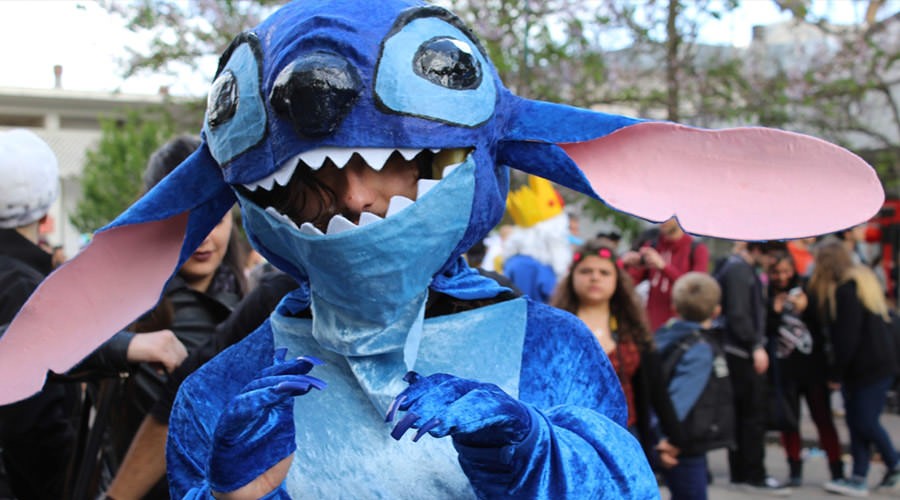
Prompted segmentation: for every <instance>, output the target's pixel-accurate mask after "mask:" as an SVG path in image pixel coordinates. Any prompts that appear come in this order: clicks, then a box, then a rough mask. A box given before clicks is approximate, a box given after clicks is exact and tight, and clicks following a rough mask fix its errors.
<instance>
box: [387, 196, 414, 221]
mask: <svg viewBox="0 0 900 500" xmlns="http://www.w3.org/2000/svg"><path fill="white" fill-rule="evenodd" d="M413 203H415V202H414V201H412V200H410V199H409V198H407V197H405V196H399V195H398V196H391V201H390V202H389V203H388V209H387V212H386V213H385V214H384V216H385V217H390V216H392V215H394V214H396V213H398V212H400V211H401V210H403V209H404V208H406V207H408V206H410V205H412V204H413Z"/></svg>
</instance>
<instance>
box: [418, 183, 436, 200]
mask: <svg viewBox="0 0 900 500" xmlns="http://www.w3.org/2000/svg"><path fill="white" fill-rule="evenodd" d="M439 182H441V181H436V180H434V179H419V181H418V182H417V184H418V186H419V191H418V193H416V199H417V200H418V199H419V198H421V197H422V196H425V193H427V192H428V191H431V188H433V187H435V186H437V185H438V183H439Z"/></svg>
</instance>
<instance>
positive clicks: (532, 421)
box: [0, 0, 883, 499]
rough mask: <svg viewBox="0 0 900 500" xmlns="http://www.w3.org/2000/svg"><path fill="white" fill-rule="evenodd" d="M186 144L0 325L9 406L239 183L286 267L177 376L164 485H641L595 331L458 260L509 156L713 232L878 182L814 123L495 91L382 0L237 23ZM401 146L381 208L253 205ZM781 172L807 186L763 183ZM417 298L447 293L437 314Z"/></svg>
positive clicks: (486, 212) (779, 219) (789, 223)
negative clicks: (208, 352) (614, 106)
mask: <svg viewBox="0 0 900 500" xmlns="http://www.w3.org/2000/svg"><path fill="white" fill-rule="evenodd" d="M203 139H204V141H203V145H202V146H201V147H200V149H199V150H198V151H196V152H195V153H194V154H193V155H191V157H190V158H188V159H187V160H185V162H183V163H182V164H181V165H180V166H179V167H178V168H177V169H176V170H175V171H173V172H172V173H171V174H170V175H168V176H167V177H166V178H165V179H163V181H162V182H160V183H159V184H158V185H157V186H156V187H155V188H154V189H153V190H152V191H151V192H150V193H148V194H147V195H146V196H144V197H143V198H141V199H140V200H139V201H138V202H136V203H135V204H134V205H133V206H131V207H130V208H129V209H128V210H127V211H126V212H125V213H123V214H122V215H121V216H119V217H118V218H117V219H116V220H115V221H113V222H112V223H111V224H110V225H109V226H107V227H106V228H103V229H102V230H100V231H98V233H97V234H96V235H95V237H94V239H93V241H92V242H91V244H90V245H89V246H88V247H87V248H86V249H85V250H84V251H83V252H81V253H80V254H79V255H78V256H77V257H76V258H74V259H72V260H70V261H69V262H68V263H66V265H64V266H63V267H61V268H60V269H59V270H57V271H56V272H55V273H54V274H53V275H51V276H50V277H49V278H48V279H47V280H46V281H45V282H44V284H43V285H42V286H41V288H40V289H39V290H38V291H37V292H36V293H35V295H34V296H33V297H32V299H30V300H29V303H28V304H26V305H25V307H24V308H23V309H22V311H21V312H20V313H19V315H18V316H17V317H16V319H15V320H14V321H13V323H12V324H11V325H10V327H9V329H8V331H7V333H6V335H5V336H4V337H3V338H2V339H0V380H10V381H12V380H15V383H6V384H0V403H6V402H10V401H14V400H16V399H21V398H24V397H27V396H28V395H30V394H33V393H34V392H35V391H37V390H38V389H39V388H40V386H41V384H42V382H43V380H44V378H45V376H46V371H47V370H48V369H51V370H55V371H58V372H63V371H65V370H66V369H68V368H69V367H70V366H72V365H74V364H75V363H76V362H77V361H79V360H80V359H81V358H82V357H83V356H84V355H86V354H87V353H89V352H90V351H91V350H92V349H94V348H96V347H97V346H98V345H100V344H101V343H102V342H103V341H104V340H105V339H106V338H108V337H109V336H111V335H112V334H113V333H115V332H116V331H118V330H119V329H121V328H122V327H123V326H124V325H126V324H128V323H130V322H131V321H132V320H133V319H134V318H136V317H138V316H139V315H140V314H142V313H143V312H144V311H146V310H147V309H149V308H151V307H152V306H153V304H154V303H155V302H156V301H157V300H158V298H159V293H160V291H161V290H162V289H163V287H164V286H165V283H166V280H167V279H168V278H169V276H171V275H172V274H173V273H174V271H175V270H177V269H178V268H179V267H180V266H181V264H182V263H183V262H184V261H185V260H186V259H187V258H188V257H189V256H190V255H191V254H192V253H193V251H194V249H195V248H197V246H198V245H199V244H200V243H201V242H202V240H203V238H204V237H205V236H206V235H207V234H208V233H209V232H210V230H211V229H212V228H213V227H214V226H215V224H216V223H217V222H218V221H219V220H221V218H222V217H223V215H224V214H225V213H226V212H227V211H228V210H229V209H230V208H231V207H232V206H233V204H234V203H235V201H238V202H239V203H240V205H241V210H242V215H243V222H244V226H245V228H246V229H247V234H248V237H249V238H250V240H251V242H252V243H253V245H254V247H255V248H256V249H257V250H258V251H259V252H260V253H261V254H263V255H264V256H265V257H266V258H267V259H268V261H269V262H271V263H272V264H274V265H275V266H277V267H278V268H280V269H281V270H283V271H285V272H287V273H288V274H290V275H291V276H292V277H294V278H295V279H296V281H297V282H298V284H300V288H298V290H296V291H295V292H292V293H291V294H290V295H289V296H287V297H286V298H285V299H284V300H283V301H282V302H281V304H280V305H279V306H278V308H277V310H276V312H275V313H274V314H273V315H272V316H271V317H270V319H269V320H268V321H267V322H266V323H264V324H263V325H262V326H261V327H260V328H259V329H258V330H257V331H256V332H254V333H253V334H251V335H250V336H249V337H247V339H245V340H244V341H243V342H241V343H240V344H237V345H235V346H233V347H231V348H230V349H228V350H227V351H225V352H223V353H222V354H221V355H220V356H219V357H217V358H216V359H214V360H213V361H211V362H210V363H209V364H207V365H205V366H204V367H203V368H202V369H200V370H198V371H197V372H196V373H195V374H194V375H192V376H191V377H190V378H189V379H188V380H187V381H186V382H185V384H184V385H183V386H182V389H181V391H180V393H179V396H178V399H177V401H176V406H175V408H174V409H173V414H172V417H171V420H170V433H169V449H168V455H167V456H168V466H169V479H170V484H171V486H172V493H173V495H175V496H184V495H187V496H193V497H207V496H208V495H209V494H210V492H211V491H219V492H230V491H234V490H235V489H237V488H240V487H242V486H244V485H246V484H248V483H250V482H252V481H254V479H257V478H258V477H259V476H260V474H263V473H264V472H266V471H268V470H271V468H272V467H273V466H275V465H276V464H278V463H280V462H282V460H283V459H284V458H285V457H289V456H293V461H292V464H291V469H290V472H289V473H288V475H287V479H286V480H285V481H284V482H283V484H280V486H278V487H277V488H276V489H275V490H274V491H272V493H271V494H270V496H271V497H282V496H286V495H291V496H311V497H314V498H331V497H341V498H382V497H390V498H458V497H462V498H465V497H482V498H496V497H514V498H554V499H555V498H600V497H609V498H647V497H657V496H658V489H657V486H656V481H655V478H654V476H653V474H652V472H651V471H650V469H649V466H648V465H647V463H646V460H645V458H644V455H643V453H642V451H641V448H640V446H639V445H638V443H637V441H636V440H635V439H634V438H633V437H632V436H631V435H630V433H629V432H628V430H627V429H625V427H624V425H625V421H626V407H625V403H624V398H623V396H622V393H621V389H620V385H619V382H618V380H617V378H616V375H615V373H614V372H613V371H612V369H611V367H610V363H609V361H608V359H607V358H606V356H605V355H604V354H603V352H602V351H601V350H600V347H599V345H598V343H597V342H596V341H595V339H594V338H593V336H592V334H591V333H590V332H588V331H587V329H586V327H585V326H584V325H583V324H582V323H581V322H580V321H579V320H577V319H576V318H575V317H574V316H571V315H569V314H567V313H563V312H560V311H557V310H554V309H551V308H549V307H546V306H543V305H539V304H535V303H533V302H531V301H529V300H527V299H524V298H509V297H508V296H507V295H506V292H507V290H506V289H504V288H502V287H500V286H498V285H497V284H496V283H495V282H494V281H491V280H488V279H486V278H483V277H481V276H480V275H478V274H477V273H476V272H475V271H473V270H472V269H470V268H469V267H468V266H467V265H466V264H465V261H464V260H463V259H462V257H461V255H462V253H463V252H464V251H465V250H466V249H468V248H470V247H471V246H472V245H473V243H475V242H477V241H479V240H481V239H482V238H484V236H485V235H486V234H487V233H488V232H489V231H490V229H491V228H492V227H494V225H495V224H496V223H497V222H498V221H499V220H500V218H501V216H502V214H503V210H504V206H505V203H504V202H505V198H506V194H507V190H508V185H509V177H508V170H507V168H508V167H512V168H516V169H519V170H522V171H525V172H527V173H530V174H534V175H537V176H540V177H544V178H546V179H549V180H551V181H554V182H556V183H558V184H562V185H565V186H567V187H569V188H572V189H575V190H577V191H580V192H582V193H584V194H587V195H589V196H592V197H595V198H600V195H598V192H599V193H602V194H603V196H604V198H605V199H607V200H608V201H610V202H611V204H612V205H613V206H615V207H617V208H619V209H622V210H625V211H628V212H631V213H634V214H636V215H639V216H642V217H645V218H648V219H650V220H655V221H660V220H665V219H667V218H669V217H671V216H672V215H673V214H675V215H678V216H679V221H680V222H681V223H682V225H683V226H684V227H685V229H686V230H688V231H692V232H696V233H701V234H707V235H711V236H718V237H727V238H736V239H774V238H787V237H801V236H808V235H810V234H818V233H823V232H828V231H833V230H836V229H841V228H845V227H849V226H853V225H855V224H857V223H859V222H860V221H862V220H865V219H866V218H868V217H869V216H871V215H872V214H873V213H875V212H876V211H877V209H878V207H879V206H880V205H881V200H882V199H883V191H882V190H881V187H880V184H879V182H878V179H877V177H876V176H875V174H874V172H873V170H872V169H871V167H869V166H868V165H867V164H865V162H863V161H862V160H860V159H859V158H858V157H856V156H855V155H853V154H852V153H849V152H848V151H846V150H843V149H842V148H839V147H837V146H834V145H831V144H828V143H825V142H823V141H820V140H818V139H814V138H810V137H806V136H801V135H799V134H792V133H788V132H782V131H777V130H771V129H760V128H753V129H731V130H724V131H708V130H699V129H692V128H690V127H685V126H681V125H678V124H671V123H659V122H647V121H643V120H638V119H634V118H628V117H624V116H618V115H607V114H603V113H598V112H594V111H589V110H583V109H578V108H572V107H568V106H563V105H557V104H551V103H545V102H537V101H531V100H528V99H523V98H520V97H517V96H515V95H513V94H512V93H510V92H509V91H508V90H507V89H506V88H505V87H503V84H502V82H501V81H500V79H499V77H498V76H497V73H496V70H495V69H494V67H493V66H492V64H491V63H490V61H489V60H488V59H487V56H486V55H485V52H484V50H483V49H482V48H481V47H480V45H479V43H478V42H477V40H476V39H475V38H474V37H473V36H472V35H471V33H470V32H469V30H468V29H467V28H466V27H465V26H464V25H463V24H462V22H460V21H459V19H457V18H456V17H455V16H453V15H452V14H450V13H449V12H447V11H445V10H443V9H440V8H436V7H430V6H427V5H422V4H419V3H417V2H413V1H407V0H380V1H377V2H363V1H360V0H303V1H297V2H294V3H291V4H289V5H287V6H285V7H283V8H281V9H280V10H278V11H277V12H276V13H274V14H273V15H272V16H271V17H269V18H268V19H267V20H266V21H264V22H263V23H262V24H261V25H260V26H259V27H257V28H255V29H254V30H252V31H250V32H247V33H244V34H241V35H239V36H238V37H237V38H236V39H235V40H234V42H233V43H232V45H231V46H230V47H229V49H228V50H227V51H226V52H225V54H224V55H223V56H222V58H221V62H220V66H219V71H218V72H217V76H216V80H215V81H214V83H213V86H212V89H211V90H210V94H209V99H208V105H207V113H206V118H205V123H204V128H203ZM398 155H400V156H402V157H403V160H405V161H406V162H407V163H410V162H418V164H419V168H420V175H421V177H420V179H419V180H418V192H417V193H416V195H415V196H414V199H406V200H403V199H399V198H398V199H396V200H395V199H392V200H391V207H390V208H388V209H387V210H386V211H385V213H378V214H374V213H366V212H362V213H357V214H354V215H353V216H351V219H352V220H350V219H347V218H346V217H344V215H347V214H340V213H338V214H335V215H334V217H332V218H331V219H330V220H327V221H316V222H317V224H311V223H310V222H309V221H308V220H301V219H302V217H301V218H298V217H297V216H296V214H293V215H292V214H291V213H286V212H285V211H284V210H283V209H284V208H287V209H291V208H292V207H293V203H288V204H286V205H284V206H282V205H279V206H278V207H276V206H267V205H266V203H260V200H267V199H272V198H274V197H275V195H274V194H273V195H271V196H270V195H269V194H267V193H278V192H280V193H281V195H284V194H285V193H287V196H288V199H289V200H293V198H291V196H294V195H297V194H298V192H302V191H303V190H304V189H307V187H308V184H305V182H306V181H309V180H310V179H312V180H315V178H316V177H315V175H316V172H317V171H319V170H321V169H323V168H329V169H332V168H337V169H342V168H345V165H349V164H350V162H351V161H357V160H358V159H359V158H362V159H364V161H365V165H367V166H368V167H370V168H372V169H374V170H376V171H380V170H381V169H382V168H389V167H386V165H388V164H389V163H391V162H397V161H398ZM354 158H355V159H357V160H353V159H354ZM391 158H393V160H391ZM426 160H427V161H426ZM357 165H358V164H357ZM445 167H446V168H445ZM346 168H349V167H346ZM354 168H355V167H354ZM441 168H444V170H443V171H441V170H440V169H441ZM820 168H827V169H828V172H827V173H826V174H812V172H813V169H820ZM723 171H724V172H723ZM304 176H305V177H304ZM696 179H704V181H708V182H710V183H713V182H715V181H716V180H717V179H724V181H723V182H724V186H719V187H717V186H710V188H709V189H708V190H706V191H704V189H703V186H702V183H699V182H697V181H696ZM773 179H779V182H773ZM792 180H796V181H797V182H800V181H801V180H802V182H806V183H809V182H812V183H814V184H816V185H815V187H814V188H813V187H810V189H809V190H807V191H808V193H809V196H806V197H804V196H805V193H795V192H793V191H791V195H790V196H788V195H786V194H784V193H781V192H779V191H778V190H779V189H781V188H782V187H784V186H791V185H796V183H795V182H793V181H792ZM653 182H659V184H653ZM595 189H596V191H595ZM285 190H287V191H285ZM691 190H693V191H694V193H693V194H695V196H689V195H688V194H690V193H691V192H692V191H691ZM699 192H703V193H704V194H707V195H708V196H696V194H697V193H699ZM670 193H675V194H676V195H677V196H675V197H674V198H672V197H668V196H667V194H670ZM713 195H715V196H717V197H713ZM279 196H280V195H279ZM698 200H700V202H698ZM710 203H717V204H718V205H717V206H716V208H717V210H710V209H709V204H710ZM325 208H328V207H325ZM785 214H790V215H791V217H786V216H785ZM326 222H327V230H325V223H326ZM323 231H324V233H325V234H323ZM134 262H140V263H141V265H140V266H134V265H133V263H134ZM92 280H95V281H97V282H99V283H101V286H93V287H92V286H84V285H83V284H84V283H89V282H91V281H92ZM76 290H77V293H75V291H76ZM436 297H442V298H444V299H446V300H450V301H455V302H457V305H458V307H456V308H451V309H449V310H443V311H442V312H441V313H440V314H437V313H435V312H434V311H433V310H431V309H429V299H430V298H432V299H433V298H436ZM123 298H127V300H123ZM112 300H116V301H118V302H116V304H117V307H115V308H109V307H106V304H109V303H111V301H112ZM61 332H65V333H66V335H62V334H61ZM23 353H25V354H24V355H23ZM323 362H324V364H323ZM326 385H327V387H326ZM311 388H318V389H323V390H322V391H321V392H315V393H313V394H308V395H304V394H306V393H307V392H308V391H309V390H310V389H311ZM296 396H301V397H296ZM395 419H396V420H395ZM410 429H415V430H416V433H415V435H414V436H413V438H412V439H410V438H409V436H407V437H404V434H405V433H406V432H407V431H409V430H410ZM279 481H280V480H279Z"/></svg>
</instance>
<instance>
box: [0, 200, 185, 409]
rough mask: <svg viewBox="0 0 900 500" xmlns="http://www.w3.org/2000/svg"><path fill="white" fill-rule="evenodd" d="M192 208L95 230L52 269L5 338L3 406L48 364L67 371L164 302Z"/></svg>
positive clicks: (0, 345) (0, 346)
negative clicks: (83, 244) (75, 251)
mask: <svg viewBox="0 0 900 500" xmlns="http://www.w3.org/2000/svg"><path fill="white" fill-rule="evenodd" d="M187 222H188V214H187V213H182V214H180V215H176V216H174V217H171V218H169V219H164V220H159V221H152V222H145V223H141V224H134V225H127V226H118V227H114V228H111V229H108V230H106V231H103V232H101V233H98V234H97V235H96V236H95V237H94V239H93V241H91V243H90V245H88V246H87V247H86V248H85V249H84V250H83V251H82V252H80V253H79V254H78V255H77V256H76V257H75V258H73V259H72V260H71V261H69V262H67V263H66V264H64V265H63V266H61V267H60V268H59V269H57V270H56V271H54V272H53V273H52V274H51V275H50V276H49V277H48V278H47V279H45V280H44V282H43V283H42V284H41V286H39V287H38V289H37V290H35V292H34V293H33V294H32V296H31V298H30V299H29V300H28V302H27V303H26V304H25V306H24V307H23V308H22V310H21V311H20V312H19V314H18V315H17V316H16V318H15V319H14V320H13V322H12V323H11V324H10V325H9V328H8V329H7V331H6V333H5V334H4V335H3V338H0V380H4V381H6V382H4V383H3V384H0V404H5V403H9V402H12V401H16V400H19V399H23V398H25V397H28V396H30V395H32V394H34V393H35V392H37V391H39V390H40V389H41V387H42V386H43V384H44V379H45V378H46V376H47V370H53V371H55V372H58V373H62V372H65V371H66V370H68V369H69V368H71V367H72V366H73V365H75V364H76V363H78V362H79V361H81V360H82V359H83V358H84V357H85V356H86V355H87V354H89V353H91V352H92V351H93V350H94V349H96V348H97V347H98V346H100V345H101V344H102V343H103V342H105V341H106V340H107V339H108V338H109V336H110V335H111V333H112V332H117V331H119V330H121V329H122V328H124V327H125V326H127V325H128V324H129V323H131V322H132V321H133V320H134V319H135V318H137V317H138V316H140V315H141V314H143V313H144V312H146V311H147V310H149V309H150V308H152V307H153V306H154V305H155V304H156V302H157V301H158V300H159V294H160V290H162V289H163V287H164V285H165V283H166V281H167V280H168V278H169V276H171V274H172V270H173V269H175V268H176V266H177V264H178V256H179V254H180V252H181V247H182V243H183V241H184V237H185V230H186V228H187Z"/></svg>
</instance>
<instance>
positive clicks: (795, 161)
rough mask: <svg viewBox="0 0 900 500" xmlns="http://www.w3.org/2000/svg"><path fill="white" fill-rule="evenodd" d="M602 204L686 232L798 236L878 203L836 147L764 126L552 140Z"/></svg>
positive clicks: (824, 229) (834, 226)
mask: <svg viewBox="0 0 900 500" xmlns="http://www.w3.org/2000/svg"><path fill="white" fill-rule="evenodd" d="M559 146H560V147H562V148H563V149H564V150H565V152H566V153H567V154H568V155H569V157H570V158H571V159H572V160H573V161H574V162H575V163H576V164H577V165H578V167H579V168H580V169H581V170H582V171H583V172H584V175H585V177H587V179H588V181H589V182H590V183H591V187H592V188H593V189H594V191H596V193H597V194H598V195H599V196H600V198H601V199H602V200H603V201H604V202H606V203H608V204H609V205H610V206H612V207H614V208H616V209H618V210H621V211H623V212H627V213H630V214H633V215H636V216H638V217H642V218H645V219H648V220H651V221H663V220H666V219H668V218H670V217H671V216H673V215H674V216H676V217H677V218H678V221H679V223H680V224H681V226H682V227H683V228H684V229H685V230H686V231H688V232H691V233H695V234H702V235H707V236H715V237H720V238H729V239H737V240H775V239H790V238H801V237H806V236H813V235H818V234H824V233H828V232H833V231H836V230H840V229H844V228H847V227H850V226H854V225H856V224H859V223H861V222H865V221H866V220H868V219H869V218H871V217H872V216H873V215H874V214H875V213H877V211H878V210H879V208H880V207H881V205H882V203H883V202H884V190H883V189H882V187H881V183H880V182H879V180H878V176H877V175H876V173H875V171H874V169H873V168H872V167H871V166H869V165H868V164H867V163H866V162H865V161H863V160H862V159H861V158H859V157H858V156H856V155H854V154H853V153H851V152H849V151H847V150H846V149H844V148H841V147H839V146H836V145H834V144H831V143H828V142H825V141H822V140H820V139H816V138H814V137H810V136H806V135H801V134H796V133H792V132H785V131H782V130H775V129H767V128H735V129H725V130H703V129H696V128H691V127H686V126H683V125H677V124H673V123H664V122H642V123H638V124H635V125H630V126H626V127H624V128H621V129H619V130H617V131H615V132H613V133H611V134H609V135H606V136H603V137H601V138H599V139H595V140H590V141H585V142H577V143H568V144H560V145H559Z"/></svg>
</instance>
